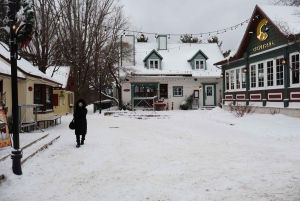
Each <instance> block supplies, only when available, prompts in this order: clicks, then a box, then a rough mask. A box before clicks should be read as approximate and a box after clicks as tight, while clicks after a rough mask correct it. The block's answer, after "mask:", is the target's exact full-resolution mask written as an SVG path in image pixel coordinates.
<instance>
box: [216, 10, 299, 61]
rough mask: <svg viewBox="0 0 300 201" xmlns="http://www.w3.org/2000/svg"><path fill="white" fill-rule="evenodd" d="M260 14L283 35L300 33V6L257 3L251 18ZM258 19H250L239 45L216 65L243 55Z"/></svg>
mask: <svg viewBox="0 0 300 201" xmlns="http://www.w3.org/2000/svg"><path fill="white" fill-rule="evenodd" d="M257 14H259V15H262V16H263V18H266V19H268V21H269V23H270V24H272V25H273V26H274V27H275V29H277V31H278V32H279V33H280V34H281V35H282V37H286V38H288V37H289V36H290V35H291V34H296V35H298V34H300V29H299V24H300V18H299V16H300V7H295V6H277V5H263V6H260V5H256V7H255V9H254V11H253V14H252V16H251V19H255V16H256V15H257ZM256 23H257V22H256V21H253V20H250V22H249V24H248V26H247V29H246V31H245V33H244V35H243V36H242V38H241V40H240V41H238V43H237V46H236V47H235V49H234V50H233V51H231V53H230V55H229V56H227V57H226V58H225V59H223V60H220V61H219V62H217V63H215V65H223V64H225V63H227V62H231V61H235V60H237V59H239V58H241V57H242V55H243V53H244V51H245V48H246V47H247V45H248V43H249V41H250V39H251V35H250V34H248V33H249V32H255V29H256Z"/></svg>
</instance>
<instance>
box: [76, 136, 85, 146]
mask: <svg viewBox="0 0 300 201" xmlns="http://www.w3.org/2000/svg"><path fill="white" fill-rule="evenodd" d="M81 136H82V137H81V141H84V140H85V135H81ZM76 142H77V144H79V143H80V135H76Z"/></svg>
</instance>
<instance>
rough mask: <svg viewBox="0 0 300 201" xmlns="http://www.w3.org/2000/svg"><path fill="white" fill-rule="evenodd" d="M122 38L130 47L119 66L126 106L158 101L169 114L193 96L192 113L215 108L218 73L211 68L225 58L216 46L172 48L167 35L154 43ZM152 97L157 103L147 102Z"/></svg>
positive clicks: (173, 46) (219, 80)
mask: <svg viewBox="0 0 300 201" xmlns="http://www.w3.org/2000/svg"><path fill="white" fill-rule="evenodd" d="M122 38H124V39H123V41H125V42H126V43H129V44H130V45H132V47H133V51H132V53H131V55H130V56H129V57H128V56H127V57H125V56H122V55H121V62H120V65H121V69H123V71H120V78H121V79H122V80H124V81H123V83H122V100H123V102H124V103H125V104H131V105H132V106H140V107H141V108H143V107H145V106H147V103H148V104H149V103H150V106H151V105H152V104H153V101H154V102H156V101H158V100H159V99H160V100H163V101H164V103H165V104H168V105H169V107H168V108H169V110H172V109H174V110H177V109H180V105H181V103H182V102H183V101H185V100H186V99H187V98H188V97H189V96H193V98H194V103H193V105H194V107H195V109H196V108H202V107H214V106H217V105H218V102H219V100H220V95H221V94H220V90H221V77H220V75H221V71H220V69H218V68H216V67H215V66H214V65H213V64H214V63H215V62H217V61H219V60H221V59H223V58H224V57H223V55H222V53H221V51H220V49H219V47H218V45H217V44H215V43H211V44H187V43H177V44H171V43H168V36H166V35H159V36H158V37H157V39H156V43H147V42H146V43H145V42H139V43H137V42H136V41H135V38H134V37H133V36H125V37H122ZM121 52H122V51H121ZM126 69H127V72H126ZM128 69H130V70H128ZM151 97H157V100H155V99H153V100H149V99H151ZM143 98H146V99H145V100H142V99H143ZM146 102H147V103H146Z"/></svg>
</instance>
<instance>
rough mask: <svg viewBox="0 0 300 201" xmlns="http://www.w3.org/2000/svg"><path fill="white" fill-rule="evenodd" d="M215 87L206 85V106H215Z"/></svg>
mask: <svg viewBox="0 0 300 201" xmlns="http://www.w3.org/2000/svg"><path fill="white" fill-rule="evenodd" d="M214 100H215V97H214V85H205V105H215V101H214Z"/></svg>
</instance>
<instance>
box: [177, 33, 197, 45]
mask: <svg viewBox="0 0 300 201" xmlns="http://www.w3.org/2000/svg"><path fill="white" fill-rule="evenodd" d="M180 40H181V42H182V43H201V42H202V41H201V40H199V39H198V38H197V37H194V36H192V35H188V34H184V35H180Z"/></svg>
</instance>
